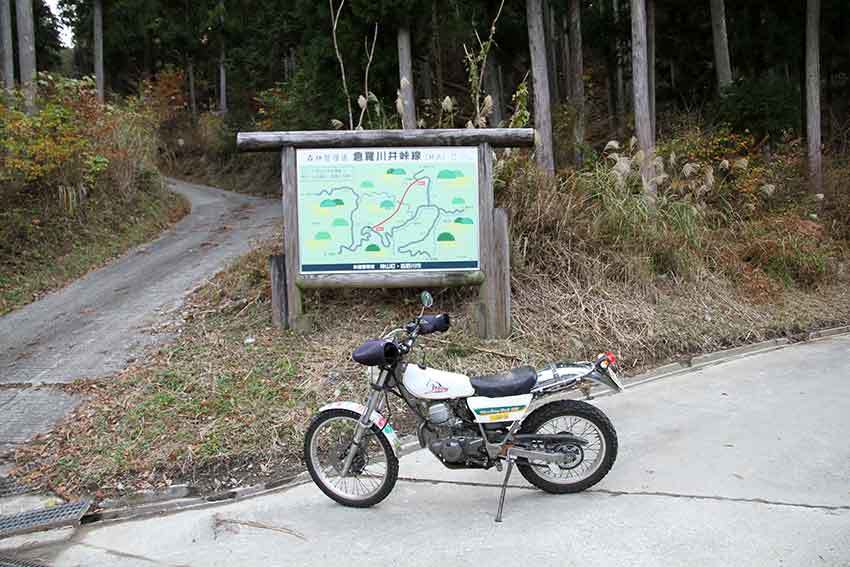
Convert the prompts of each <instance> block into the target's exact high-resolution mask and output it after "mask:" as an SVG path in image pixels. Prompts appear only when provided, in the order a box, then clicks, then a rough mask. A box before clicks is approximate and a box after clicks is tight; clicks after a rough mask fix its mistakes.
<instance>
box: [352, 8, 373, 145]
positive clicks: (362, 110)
mask: <svg viewBox="0 0 850 567" xmlns="http://www.w3.org/2000/svg"><path fill="white" fill-rule="evenodd" d="M377 41H378V22H375V33H374V34H373V35H372V47H371V48H370V47H369V39H368V38H363V47H364V48H365V49H366V56H367V57H368V59H367V60H366V73H365V75H364V77H363V91H364V94H363V97H364V99H365V101H364V103H363V104H360V120H358V121H357V130H362V129H363V117H364V116H365V115H366V109H367V108H369V67H371V66H372V58H373V57H374V56H375V43H377ZM358 103H359V101H358Z"/></svg>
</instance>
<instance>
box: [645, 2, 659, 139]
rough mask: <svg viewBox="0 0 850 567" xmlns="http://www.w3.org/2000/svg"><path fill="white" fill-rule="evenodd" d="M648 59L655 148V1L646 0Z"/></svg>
mask: <svg viewBox="0 0 850 567" xmlns="http://www.w3.org/2000/svg"><path fill="white" fill-rule="evenodd" d="M646 58H647V66H648V67H649V117H650V124H651V126H650V129H651V131H652V145H653V146H655V136H656V132H657V130H656V122H655V0H646Z"/></svg>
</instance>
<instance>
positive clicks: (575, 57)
mask: <svg viewBox="0 0 850 567" xmlns="http://www.w3.org/2000/svg"><path fill="white" fill-rule="evenodd" d="M568 10H569V18H570V56H571V57H570V60H571V61H570V74H571V75H572V77H571V79H570V84H572V91H573V96H572V104H573V108H575V111H576V119H575V124H574V125H573V145H574V149H575V164H576V167H581V164H582V159H583V157H582V148H583V147H584V122H585V108H584V52H583V46H582V38H581V0H569V5H568Z"/></svg>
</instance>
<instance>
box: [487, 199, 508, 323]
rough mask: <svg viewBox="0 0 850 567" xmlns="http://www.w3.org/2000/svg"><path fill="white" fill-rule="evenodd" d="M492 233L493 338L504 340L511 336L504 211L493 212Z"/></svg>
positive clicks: (506, 214) (506, 213) (506, 231)
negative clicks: (493, 261) (493, 241)
mask: <svg viewBox="0 0 850 567" xmlns="http://www.w3.org/2000/svg"><path fill="white" fill-rule="evenodd" d="M493 232H494V235H495V246H494V249H493V255H494V256H495V264H496V265H495V268H494V270H493V271H494V273H495V280H494V282H493V288H494V294H493V295H494V297H495V305H494V310H495V313H494V318H493V320H494V326H493V330H492V335H493V338H497V339H504V338H507V337H508V336H510V334H511V244H510V233H509V231H508V212H507V211H506V210H505V209H496V210H495V211H493Z"/></svg>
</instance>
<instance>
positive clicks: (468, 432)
mask: <svg viewBox="0 0 850 567" xmlns="http://www.w3.org/2000/svg"><path fill="white" fill-rule="evenodd" d="M427 409H428V411H427V414H426V415H427V423H422V424H421V425H420V426H419V443H420V445H422V446H423V447H428V449H429V450H430V451H431V452H432V453H433V454H434V455H435V456H436V457H437V458H438V459H440V461H442V463H443V464H444V465H446V466H447V467H449V468H488V467H489V466H490V459H489V458H488V456H487V451H486V447H485V444H484V439H483V438H482V437H481V433H480V431H479V430H478V429H477V428H476V427H475V426H474V425H473V424H471V423H470V422H466V421H464V420H463V419H462V418H460V417H458V416H457V413H456V412H455V410H454V409H453V408H452V407H451V406H450V405H449V403H446V402H436V403H432V404H430V405H428V408H427ZM456 409H457V408H456ZM461 409H466V408H461ZM467 411H468V410H467Z"/></svg>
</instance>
